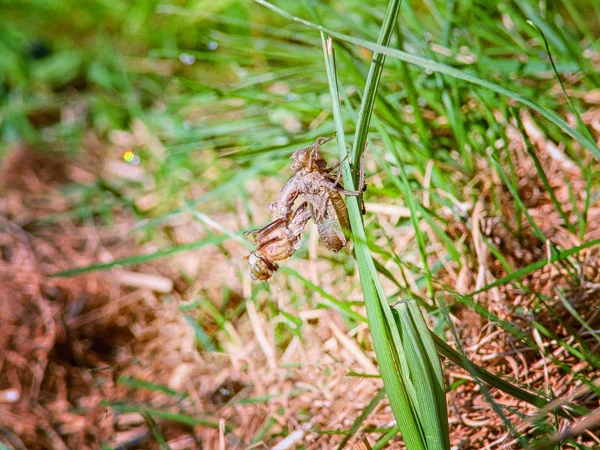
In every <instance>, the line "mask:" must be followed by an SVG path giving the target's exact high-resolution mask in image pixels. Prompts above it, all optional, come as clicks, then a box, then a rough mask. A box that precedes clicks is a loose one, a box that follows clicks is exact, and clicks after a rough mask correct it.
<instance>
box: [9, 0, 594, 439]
mask: <svg viewBox="0 0 600 450" xmlns="http://www.w3.org/2000/svg"><path fill="white" fill-rule="evenodd" d="M276 4H277V6H279V7H280V8H282V9H283V10H285V11H286V12H287V13H289V14H291V15H293V16H297V17H301V18H304V19H306V20H308V21H310V23H311V24H313V25H314V24H317V25H322V26H324V27H326V28H327V29H328V30H332V31H335V32H337V33H341V34H343V35H348V36H351V37H353V38H357V39H363V40H365V41H368V43H364V42H363V45H365V47H361V46H358V45H355V43H356V42H355V43H352V42H348V41H347V40H345V38H343V36H340V35H337V36H336V35H335V34H334V35H333V37H334V47H335V49H336V74H337V79H338V83H339V94H340V102H341V103H340V104H341V107H340V111H338V112H341V116H342V117H343V123H341V126H343V127H344V129H345V130H346V138H347V141H348V144H349V145H350V144H352V143H353V142H354V141H353V136H354V131H355V129H356V124H357V121H358V120H359V119H358V117H357V112H358V110H359V106H360V104H361V101H362V95H363V89H364V86H365V82H366V78H367V73H368V70H369V64H370V62H371V57H372V52H373V50H377V49H378V48H377V47H374V46H376V42H377V39H378V35H379V32H380V30H381V27H382V22H383V19H384V14H385V10H386V5H387V2H383V1H377V2H370V4H369V5H366V4H365V2H359V1H352V0H346V1H338V0H336V1H329V2H324V1H323V2H321V1H310V0H306V1H301V2H283V1H281V2H276ZM0 8H1V9H0V14H1V16H2V17H3V18H4V20H2V21H1V23H0V67H1V68H2V70H1V71H0V138H1V147H0V157H1V158H2V179H1V180H0V183H2V193H3V196H2V200H1V203H0V251H1V255H2V258H1V261H0V262H1V264H2V265H1V266H0V268H1V270H0V275H1V277H2V278H0V282H1V283H2V289H1V290H2V293H1V294H0V308H2V310H1V311H0V312H1V314H0V316H1V317H2V319H1V320H2V321H3V322H4V324H3V326H2V327H0V328H1V330H2V331H0V345H2V347H3V348H4V349H5V350H6V351H5V352H3V354H4V356H0V390H3V392H5V393H6V392H9V391H10V392H13V391H14V392H17V393H18V394H19V395H18V398H17V400H16V401H12V400H10V399H11V398H13V397H7V398H9V400H10V401H9V400H6V401H5V402H4V403H2V404H0V408H3V409H2V410H0V413H1V414H0V427H1V431H2V434H0V445H5V446H10V447H9V448H11V447H14V448H20V446H24V447H25V448H36V446H38V447H39V448H85V447H87V448H97V447H98V446H101V445H102V446H106V447H116V448H126V447H127V446H130V447H131V446H133V447H134V448H136V447H135V446H137V448H153V447H163V448H167V447H169V448H193V446H194V445H196V446H199V447H200V448H201V447H202V446H203V445H204V446H208V447H206V448H209V447H210V445H212V444H213V443H214V445H217V444H218V443H220V442H223V443H224V445H225V444H226V445H227V446H229V447H235V446H237V447H239V448H248V447H249V446H251V445H254V444H257V445H258V444H259V443H261V442H264V443H265V444H266V445H268V446H275V445H279V447H277V448H292V446H293V445H303V446H304V448H332V447H333V446H334V445H345V444H346V443H347V444H348V445H351V444H355V443H357V442H359V441H360V440H362V439H366V440H368V442H370V444H371V445H373V446H375V447H376V448H383V447H385V446H388V447H389V448H402V447H401V446H402V445H403V444H402V440H401V438H400V437H399V436H397V429H396V428H395V425H394V422H393V415H392V413H391V410H390V408H389V404H388V403H387V400H385V399H384V397H383V395H382V394H381V381H380V380H379V378H378V377H377V376H376V375H377V369H376V367H375V365H374V352H373V347H372V342H371V339H370V333H369V330H368V328H367V327H366V325H365V323H366V312H365V308H364V304H363V294H362V290H361V286H360V281H359V277H358V273H357V267H356V263H355V260H354V258H353V254H352V252H351V251H346V252H340V253H339V254H331V253H328V252H327V251H326V250H325V249H324V248H323V246H322V245H320V244H319V243H318V239H317V234H316V232H315V230H314V229H310V230H308V231H307V233H306V235H305V242H306V244H305V245H304V246H303V247H302V248H301V249H300V250H299V251H298V252H297V253H296V255H295V256H294V258H293V259H292V260H290V261H289V262H288V263H286V264H285V267H283V268H282V269H281V270H280V271H279V272H278V273H277V274H276V275H275V277H274V279H273V281H272V282H271V283H252V282H251V281H250V279H249V275H248V271H247V263H246V261H245V260H244V256H246V255H247V253H248V249H251V248H252V244H251V243H248V242H247V240H246V238H245V237H243V236H242V232H243V231H245V230H248V229H252V228H256V227H258V226H261V225H262V224H264V223H266V222H267V221H268V219H269V214H268V210H267V207H266V205H267V203H268V202H269V201H271V200H272V199H273V198H274V197H275V195H276V194H277V192H278V190H279V188H280V187H281V186H282V185H283V183H284V182H285V181H286V180H287V178H289V176H290V170H289V169H288V168H287V166H288V162H289V160H288V157H289V155H290V153H291V152H292V151H293V150H294V149H297V148H299V147H304V146H306V145H308V144H310V143H311V142H313V141H314V140H315V139H316V138H317V137H318V136H325V135H331V134H333V133H334V132H335V131H336V124H335V121H334V116H333V114H334V111H333V110H332V101H331V100H332V97H331V92H332V91H331V90H330V83H329V82H330V81H331V78H329V81H328V72H327V70H326V63H325V62H324V59H323V50H322V42H321V37H320V36H319V33H318V31H315V30H314V29H311V28H310V27H307V26H306V24H302V23H299V22H294V21H292V20H290V18H289V17H282V16H281V15H279V14H277V13H276V12H275V11H272V10H270V9H268V8H265V7H264V6H262V5H259V4H257V3H252V2H249V1H234V0H231V1H221V2H215V1H212V2H209V1H205V0H196V1H188V2H183V1H181V2H176V1H170V2H169V1H163V2H159V1H154V0H138V1H135V2H129V1H118V0H117V1H115V0H113V1H111V2H106V1H104V0H88V1H86V2H84V3H83V4H82V2H75V1H70V0H51V1H27V2H17V1H4V2H2V3H1V6H0ZM599 23H600V4H598V2H595V1H593V0H586V1H578V2H575V1H570V0H563V1H560V2H559V1H556V2H543V1H542V2H538V1H529V0H527V1H519V2H516V1H515V2H513V1H509V2H504V3H497V4H495V3H490V2H487V1H482V0H472V1H469V0H453V1H437V0H427V1H423V2H416V1H404V2H402V6H401V8H400V14H399V18H398V20H397V25H395V26H394V29H393V34H392V36H391V40H390V44H389V47H390V48H392V49H395V50H403V51H405V52H407V53H409V54H412V55H418V56H420V57H422V58H423V59H421V60H414V58H413V60H411V57H410V56H409V57H405V56H403V55H404V53H401V52H396V53H395V54H389V55H388V57H387V59H386V64H385V69H384V70H383V73H382V77H381V81H380V84H379V89H378V90H377V91H376V97H374V102H375V109H374V115H373V118H372V120H371V124H370V128H369V133H368V150H367V153H366V164H367V175H368V178H367V183H368V191H367V193H366V194H365V200H366V205H367V214H366V216H365V217H364V227H365V235H366V240H367V244H368V248H369V250H370V254H371V255H372V257H373V258H374V267H375V269H376V271H377V274H378V276H379V279H380V280H381V283H382V289H383V290H384V292H385V294H386V296H387V298H388V300H389V301H390V302H395V301H398V300H402V299H405V298H407V297H412V298H415V299H417V301H418V303H419V304H420V306H421V307H422V310H423V311H424V312H426V313H427V316H428V321H429V325H430V328H432V329H433V330H434V332H435V333H436V334H437V335H438V336H440V337H442V338H443V339H444V340H447V341H449V342H450V343H451V344H452V345H453V346H454V347H456V348H459V349H461V350H462V351H464V352H465V353H466V355H468V356H469V358H470V359H471V360H473V361H475V362H476V363H477V364H479V365H481V366H484V367H486V368H487V369H488V370H490V371H491V372H493V373H497V374H499V375H500V376H502V377H503V378H505V379H506V380H509V381H511V382H513V383H514V384H516V385H519V386H521V387H524V388H526V389H528V390H529V391H531V392H534V393H536V394H537V395H538V396H540V397H544V398H547V399H554V398H556V399H557V403H558V404H566V403H570V404H571V412H572V413H573V414H574V416H577V417H571V418H565V417H560V416H559V415H558V414H554V413H552V414H546V412H547V411H546V410H544V409H542V410H540V408H538V407H536V406H532V405H529V404H527V403H526V402H523V401H517V400H515V399H513V398H512V397H510V396H508V395H506V394H504V393H502V392H501V391H497V390H495V389H491V390H488V389H487V388H486V387H485V385H484V384H483V383H481V382H473V381H472V374H469V372H467V371H460V370H459V369H457V368H456V366H454V365H452V364H450V363H448V364H446V365H445V367H444V376H445V378H446V385H447V389H448V391H449V392H448V394H447V399H448V414H449V416H450V417H449V420H450V437H451V442H452V444H453V445H456V446H459V447H462V448H523V447H527V446H533V445H538V446H540V447H541V448H559V447H561V448H593V447H594V446H597V445H599V444H598V442H600V441H599V440H598V437H597V435H596V434H595V432H594V431H593V430H594V426H595V425H596V424H597V423H598V420H599V417H600V413H598V397H597V394H598V381H597V380H598V371H599V369H600V360H599V359H598V344H599V342H600V337H599V335H598V329H599V328H600V327H599V326H600V310H599V309H598V308H599V305H600V271H599V269H598V266H599V264H598V255H599V252H598V244H599V243H600V242H599V240H600V226H599V224H600V221H599V220H600V182H599V180H600V178H599V170H598V169H599V167H598V157H599V156H600V150H598V147H597V145H596V142H597V140H598V136H599V134H600V77H599V76H598V66H599V64H600V53H599V50H600V41H599V38H600V26H599ZM369 43H370V44H369ZM407 60H408V62H411V63H414V62H416V63H417V64H416V65H415V64H408V63H407V62H406V61H407ZM440 64H442V65H440ZM373 92H375V91H373ZM531 102H533V104H532V103H531ZM339 134H340V133H338V135H339ZM334 148H335V146H334V144H330V145H329V146H328V147H326V149H325V152H324V154H325V155H326V157H327V159H328V160H330V161H334V160H335V159H336V153H335V151H334ZM57 274H58V275H59V276H58V277H56V276H55V275H57ZM7 395H8V394H7ZM364 442H365V441H363V443H364ZM61 446H62V447H61ZM178 446H179V447H178Z"/></svg>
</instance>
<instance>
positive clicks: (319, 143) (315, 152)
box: [308, 134, 335, 167]
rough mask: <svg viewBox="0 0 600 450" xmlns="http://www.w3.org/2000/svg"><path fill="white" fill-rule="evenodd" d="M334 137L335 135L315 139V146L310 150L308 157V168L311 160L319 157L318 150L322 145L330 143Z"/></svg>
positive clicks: (310, 165)
mask: <svg viewBox="0 0 600 450" xmlns="http://www.w3.org/2000/svg"><path fill="white" fill-rule="evenodd" d="M334 137H335V134H334V135H332V136H329V137H326V138H324V137H322V136H319V137H318V138H317V142H315V145H313V147H312V150H311V151H310V155H309V158H308V167H312V162H313V158H314V157H315V156H318V155H319V148H321V146H322V145H323V144H325V143H327V142H329V141H331V140H332V139H333V138H334Z"/></svg>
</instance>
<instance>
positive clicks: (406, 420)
mask: <svg viewBox="0 0 600 450" xmlns="http://www.w3.org/2000/svg"><path fill="white" fill-rule="evenodd" d="M321 39H322V41H323V51H324V58H325V67H326V69H327V79H328V82H329V90H330V93H331V103H332V108H333V116H334V120H335V126H336V131H337V144H338V151H339V157H340V161H343V164H342V174H343V177H344V184H345V186H346V188H347V189H354V181H353V176H352V171H351V169H350V164H349V162H348V160H347V155H348V154H347V148H346V140H345V135H344V124H343V120H342V115H341V111H340V99H339V94H338V85H337V76H336V71H335V59H334V55H333V44H332V41H331V38H329V39H327V40H325V37H324V36H321ZM365 120H366V117H365V116H364V115H363V121H362V122H360V123H359V125H358V126H359V127H360V126H362V127H366V125H367V124H366V122H365ZM346 202H347V206H348V215H349V218H350V226H351V229H352V237H353V240H354V251H355V254H356V260H357V264H358V272H359V276H360V281H361V286H362V289H363V297H364V299H365V307H366V309H367V318H368V320H369V327H370V329H371V336H372V338H373V346H374V348H375V353H376V355H377V362H378V363H379V369H380V372H381V376H382V378H383V381H384V386H385V390H386V394H387V396H388V398H389V400H390V405H391V407H392V411H393V412H394V416H395V417H396V420H397V422H398V425H399V427H400V428H401V430H402V437H403V438H404V440H405V442H406V446H407V448H409V449H411V450H417V449H422V450H425V448H426V447H425V443H424V441H423V436H422V432H421V430H420V429H419V427H418V424H417V422H416V420H415V417H414V415H413V411H412V408H411V405H410V402H409V399H408V397H407V393H406V390H407V389H409V387H408V386H406V385H404V383H403V380H402V378H401V376H400V373H399V370H400V369H399V366H400V364H401V362H400V361H398V354H397V353H396V352H398V351H400V350H401V340H400V336H399V334H398V330H397V329H396V328H395V327H393V328H391V329H390V326H389V325H388V324H390V323H393V317H392V312H391V309H390V307H389V305H388V303H387V298H386V297H385V294H384V292H383V289H382V288H381V285H380V283H379V278H378V275H377V270H376V268H375V265H374V264H373V260H372V258H371V254H370V252H369V248H368V246H367V244H366V242H367V239H366V234H365V229H364V226H363V223H362V213H361V209H360V206H359V202H358V199H357V198H356V197H348V198H346ZM394 347H395V348H394Z"/></svg>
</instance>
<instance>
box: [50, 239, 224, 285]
mask: <svg viewBox="0 0 600 450" xmlns="http://www.w3.org/2000/svg"><path fill="white" fill-rule="evenodd" d="M227 239H229V237H228V236H212V237H209V238H206V239H201V240H199V241H196V242H190V243H189V244H183V245H177V246H175V247H171V248H168V249H165V250H159V251H157V252H154V253H148V254H146V255H134V256H128V257H126V258H121V259H116V260H114V261H112V262H109V263H101V264H91V265H89V266H85V267H76V268H74V269H69V270H64V271H62V272H56V273H53V274H51V275H50V276H51V277H74V276H76V275H82V274H84V273H89V272H97V271H99V270H108V269H112V268H113V267H125V266H133V265H135V264H142V263H146V262H150V261H155V260H157V259H161V258H167V257H169V256H172V255H175V254H176V253H180V252H189V251H190V250H196V249H198V248H201V247H206V246H207V245H218V244H221V243H222V242H225V241H226V240H227Z"/></svg>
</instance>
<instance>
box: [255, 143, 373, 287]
mask: <svg viewBox="0 0 600 450" xmlns="http://www.w3.org/2000/svg"><path fill="white" fill-rule="evenodd" d="M333 137H334V136H331V137H327V138H323V137H319V138H318V139H317V141H316V142H315V144H314V145H312V146H311V147H307V148H302V149H300V150H296V151H295V152H294V153H293V154H292V157H291V159H292V163H291V168H292V170H293V171H294V172H295V174H294V176H293V177H292V178H290V179H289V180H288V182H287V183H286V184H285V185H284V186H283V188H282V189H281V191H280V192H279V195H278V196H277V199H276V200H275V201H274V202H271V203H269V209H270V210H271V212H272V214H273V221H272V222H271V223H269V224H268V225H266V226H265V227H264V228H261V229H259V230H256V231H255V233H256V234H257V244H258V246H257V250H256V251H255V252H254V253H252V254H251V255H250V261H249V262H250V267H251V274H252V275H253V278H255V279H261V280H266V279H269V278H270V277H271V275H272V274H273V272H274V271H275V270H277V269H278V267H279V266H278V265H277V261H281V260H282V259H287V258H289V257H290V256H291V255H292V254H293V253H294V252H295V251H296V249H297V248H299V247H300V244H301V240H300V234H301V233H302V229H303V228H304V226H305V225H306V223H307V222H308V220H309V219H310V218H312V219H313V220H314V221H315V223H316V225H317V230H318V232H319V236H320V237H321V239H322V240H323V243H324V244H325V246H326V247H327V248H328V249H329V250H331V251H333V252H336V253H337V252H338V251H340V250H341V249H342V248H344V247H345V246H346V245H347V244H348V242H349V240H348V234H349V230H350V221H349V218H348V209H347V208H346V204H345V202H344V198H343V197H342V195H351V196H358V195H360V194H362V193H363V192H364V191H365V184H364V167H363V161H362V159H361V162H360V168H359V173H360V184H359V185H360V190H358V191H353V190H348V189H345V188H344V187H343V186H342V185H341V183H340V180H341V172H337V173H336V172H334V171H335V170H336V169H337V168H338V167H339V166H340V165H341V162H340V163H338V164H336V165H335V166H333V167H327V162H326V161H325V159H324V158H323V157H322V156H321V155H319V148H320V147H321V146H322V145H323V144H324V143H326V142H329V141H330V140H332V139H333ZM299 197H302V198H304V199H305V202H304V203H302V205H301V206H300V207H299V208H298V209H297V210H296V211H295V212H294V211H293V207H294V203H295V201H296V200H297V199H298V198H299ZM271 235H273V237H271V238H269V236H271ZM273 239H274V240H273ZM294 247H295V248H294ZM279 248H281V249H282V250H281V251H280V250H277V251H276V250H275V249H279ZM284 248H285V249H286V250H285V251H284V250H283V249H284ZM292 248H293V250H291V249H292ZM265 250H268V251H265ZM257 252H258V253H257ZM284 254H285V255H286V256H285V258H280V259H277V258H279V255H284ZM270 255H271V256H270ZM272 255H277V257H274V256H272Z"/></svg>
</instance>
